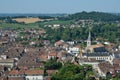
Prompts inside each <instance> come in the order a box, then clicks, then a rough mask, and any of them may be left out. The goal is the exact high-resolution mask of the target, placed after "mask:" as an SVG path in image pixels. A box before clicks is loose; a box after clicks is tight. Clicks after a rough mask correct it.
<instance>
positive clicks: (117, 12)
mask: <svg viewBox="0 0 120 80" xmlns="http://www.w3.org/2000/svg"><path fill="white" fill-rule="evenodd" d="M81 12H87V13H90V12H102V13H120V12H104V11H78V12H74V13H67V12H66V13H54V12H53V13H52V12H50V13H22V12H19V13H10V12H9V13H4V12H0V14H75V13H81Z"/></svg>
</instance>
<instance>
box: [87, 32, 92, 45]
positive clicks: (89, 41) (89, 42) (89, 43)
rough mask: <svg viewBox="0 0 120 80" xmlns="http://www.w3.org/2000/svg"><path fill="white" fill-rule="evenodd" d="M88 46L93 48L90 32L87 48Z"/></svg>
mask: <svg viewBox="0 0 120 80" xmlns="http://www.w3.org/2000/svg"><path fill="white" fill-rule="evenodd" d="M88 46H91V33H90V31H89V36H88V39H87V47H88Z"/></svg>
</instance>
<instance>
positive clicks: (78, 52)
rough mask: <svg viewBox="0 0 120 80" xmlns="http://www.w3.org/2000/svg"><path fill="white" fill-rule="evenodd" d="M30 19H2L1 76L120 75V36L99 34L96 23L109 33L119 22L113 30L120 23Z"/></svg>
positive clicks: (87, 79)
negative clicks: (108, 30)
mask: <svg viewBox="0 0 120 80" xmlns="http://www.w3.org/2000/svg"><path fill="white" fill-rule="evenodd" d="M83 13H84V12H83ZM87 15H89V14H87ZM26 19H32V17H30V18H29V17H27V18H26ZM26 19H25V21H27V22H24V19H22V20H23V21H22V20H19V19H17V18H16V19H14V18H12V19H9V18H4V19H2V20H1V22H0V27H1V28H0V80H110V79H113V80H119V79H120V44H119V43H120V42H119V40H120V34H117V36H118V37H116V38H114V36H113V37H112V33H110V34H111V35H109V36H110V38H108V37H109V36H105V34H104V33H103V34H102V33H100V32H98V34H96V32H95V31H97V29H96V27H94V26H96V25H97V26H98V25H99V26H100V27H98V28H100V29H101V28H103V31H104V30H106V31H107V29H109V27H110V26H114V24H115V26H116V27H115V28H117V29H114V28H113V29H111V28H110V29H111V31H112V30H113V31H115V30H116V31H117V30H118V33H120V25H119V24H120V22H119V21H118V22H115V21H108V22H105V21H95V20H94V19H80V20H77V21H74V22H72V23H70V22H67V24H66V22H64V24H63V21H62V24H61V22H59V23H54V22H55V21H56V22H58V21H60V20H59V17H55V18H54V17H52V18H50V19H43V20H42V19H41V21H40V22H37V21H36V20H35V18H34V20H32V21H33V22H32V21H31V20H26ZM63 19H64V18H63ZM37 20H39V19H38V18H37ZM8 21H9V22H8ZM19 21H22V22H19ZM34 21H35V22H34ZM23 22H24V23H23ZM29 22H30V23H29ZM49 22H50V23H49ZM51 22H52V23H51ZM34 23H35V24H34ZM38 23H40V24H39V26H38V25H37V26H38V27H36V24H38ZM41 23H42V24H41ZM5 24H6V25H5ZM29 24H30V25H35V26H34V27H31V26H30V25H29ZM10 25H11V27H9V26H10ZM16 25H17V26H18V25H19V26H20V27H17V26H16ZM23 25H24V26H26V27H21V26H23ZM101 25H103V26H104V27H106V25H108V26H107V27H108V28H106V29H104V27H102V26H101ZM13 26H14V27H13ZM28 26H30V27H28ZM60 30H61V31H60ZM79 30H80V31H79ZM93 31H94V32H93ZM106 31H105V33H107V32H106ZM101 32H102V31H101ZM70 33H71V34H70ZM69 34H70V35H69ZM107 38H108V39H107ZM106 39H107V40H106Z"/></svg>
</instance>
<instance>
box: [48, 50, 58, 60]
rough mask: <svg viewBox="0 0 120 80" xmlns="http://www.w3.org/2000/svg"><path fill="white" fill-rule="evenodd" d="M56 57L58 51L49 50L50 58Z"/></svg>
mask: <svg viewBox="0 0 120 80" xmlns="http://www.w3.org/2000/svg"><path fill="white" fill-rule="evenodd" d="M56 57H57V54H56V52H54V51H51V52H49V53H48V59H51V58H56Z"/></svg>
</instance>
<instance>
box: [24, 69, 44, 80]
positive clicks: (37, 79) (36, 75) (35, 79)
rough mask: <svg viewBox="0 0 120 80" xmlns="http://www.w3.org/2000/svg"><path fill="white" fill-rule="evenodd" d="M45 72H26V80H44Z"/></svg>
mask: <svg viewBox="0 0 120 80" xmlns="http://www.w3.org/2000/svg"><path fill="white" fill-rule="evenodd" d="M43 75H44V71H43V70H27V71H25V79H26V80H43V78H44V77H43Z"/></svg>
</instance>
